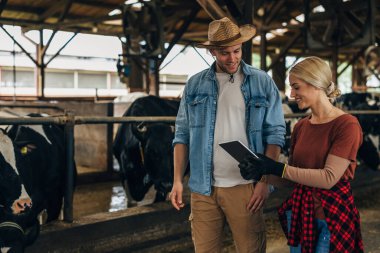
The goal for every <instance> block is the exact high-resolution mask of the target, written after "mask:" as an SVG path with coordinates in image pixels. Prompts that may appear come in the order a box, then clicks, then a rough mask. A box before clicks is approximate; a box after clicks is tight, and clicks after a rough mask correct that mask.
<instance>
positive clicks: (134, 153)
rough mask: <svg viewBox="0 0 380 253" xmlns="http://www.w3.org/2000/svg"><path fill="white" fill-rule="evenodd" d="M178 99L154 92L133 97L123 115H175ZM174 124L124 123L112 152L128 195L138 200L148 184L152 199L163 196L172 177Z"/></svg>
mask: <svg viewBox="0 0 380 253" xmlns="http://www.w3.org/2000/svg"><path fill="white" fill-rule="evenodd" d="M178 108H179V101H176V100H165V99H161V98H159V97H155V96H147V97H141V98H138V99H137V100H135V101H134V102H133V103H132V104H131V106H130V107H129V108H128V110H127V111H126V112H125V113H124V116H176V115H177V112H178ZM173 137H174V124H169V123H154V122H140V123H123V124H121V125H120V127H119V129H118V131H117V135H116V137H115V141H114V144H113V151H114V155H115V157H116V159H117V161H118V162H119V165H120V174H121V179H122V183H123V186H124V189H125V191H126V193H127V197H128V198H132V199H133V200H135V201H141V200H142V199H143V198H144V196H145V194H146V193H147V192H148V190H149V188H150V187H151V186H152V185H154V187H155V189H156V197H155V202H158V201H163V200H165V199H166V195H167V193H168V192H169V191H170V190H171V187H172V181H173V148H172V141H173Z"/></svg>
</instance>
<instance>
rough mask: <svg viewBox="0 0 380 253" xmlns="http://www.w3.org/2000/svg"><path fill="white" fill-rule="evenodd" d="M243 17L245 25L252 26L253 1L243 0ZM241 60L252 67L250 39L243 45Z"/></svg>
mask: <svg viewBox="0 0 380 253" xmlns="http://www.w3.org/2000/svg"><path fill="white" fill-rule="evenodd" d="M243 17H244V23H245V24H252V20H253V0H245V4H244V10H243ZM243 60H244V62H245V63H247V64H249V65H252V39H250V40H248V41H247V42H245V43H243Z"/></svg>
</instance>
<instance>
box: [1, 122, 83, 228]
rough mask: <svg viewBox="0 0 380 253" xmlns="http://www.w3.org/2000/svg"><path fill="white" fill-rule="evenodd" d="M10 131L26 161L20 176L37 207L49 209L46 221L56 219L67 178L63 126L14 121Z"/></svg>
mask: <svg viewBox="0 0 380 253" xmlns="http://www.w3.org/2000/svg"><path fill="white" fill-rule="evenodd" d="M28 116H29V117H42V116H46V115H41V114H29V115H28ZM7 134H8V136H9V137H10V138H11V139H12V141H13V143H14V145H15V146H16V148H17V149H19V150H20V153H21V156H22V160H23V162H24V163H26V164H27V169H26V170H24V171H23V172H22V175H21V176H22V178H23V179H24V184H25V187H26V189H28V190H29V192H31V194H32V196H31V197H32V200H33V203H34V206H35V208H36V209H37V211H38V212H41V211H43V210H46V214H47V217H46V222H50V221H52V220H56V219H57V218H58V217H59V214H60V211H61V207H62V202H63V195H64V187H65V180H66V161H65V146H64V130H63V127H62V126H59V125H13V126H11V127H10V128H9V129H7ZM74 168H75V166H74ZM74 177H76V171H75V173H74Z"/></svg>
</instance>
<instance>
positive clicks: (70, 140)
mask: <svg viewBox="0 0 380 253" xmlns="http://www.w3.org/2000/svg"><path fill="white" fill-rule="evenodd" d="M347 113H350V114H353V115H364V114H367V115H380V111H369V110H365V111H347ZM307 115H309V113H292V114H285V115H284V116H285V118H300V117H304V116H307ZM175 119H176V117H164V116H154V117H153V116H150V117H147V116H139V117H130V116H127V117H112V116H103V117H101V116H99V117H97V116H96V117H93V116H74V115H73V114H70V113H68V114H67V115H64V116H53V117H28V118H0V125H12V124H19V125H50V124H57V125H65V149H66V154H65V155H66V160H67V161H66V168H67V178H66V179H65V180H66V189H65V195H64V207H63V208H64V209H63V210H64V214H63V216H64V217H63V219H64V220H65V221H67V222H72V221H73V186H74V182H73V181H72V176H73V174H72V173H74V127H75V125H81V124H109V123H131V122H142V121H143V122H167V123H173V122H175ZM69 161H71V162H69Z"/></svg>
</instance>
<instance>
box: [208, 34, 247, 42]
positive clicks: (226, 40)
mask: <svg viewBox="0 0 380 253" xmlns="http://www.w3.org/2000/svg"><path fill="white" fill-rule="evenodd" d="M240 37H241V35H240V33H238V34H236V35H235V36H233V37H231V38H228V39H225V40H218V41H215V40H210V42H211V43H212V44H214V45H223V44H225V43H229V42H232V41H234V40H236V39H239V38H240Z"/></svg>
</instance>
